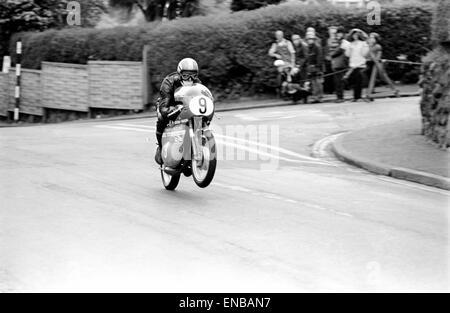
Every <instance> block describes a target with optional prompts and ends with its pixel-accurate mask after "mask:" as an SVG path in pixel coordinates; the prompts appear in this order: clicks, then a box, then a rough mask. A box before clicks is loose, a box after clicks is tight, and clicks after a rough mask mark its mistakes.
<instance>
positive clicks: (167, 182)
mask: <svg viewBox="0 0 450 313" xmlns="http://www.w3.org/2000/svg"><path fill="white" fill-rule="evenodd" d="M161 179H162V182H163V185H164V188H166V189H167V190H170V191H173V190H175V189H176V188H177V186H178V183H179V182H180V174H176V175H169V174H167V173H166V172H164V170H163V169H161Z"/></svg>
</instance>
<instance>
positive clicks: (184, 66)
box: [177, 58, 198, 82]
mask: <svg viewBox="0 0 450 313" xmlns="http://www.w3.org/2000/svg"><path fill="white" fill-rule="evenodd" d="M177 72H178V74H179V75H180V77H181V81H182V82H183V81H192V82H193V81H194V80H196V79H197V77H198V64H197V62H196V61H195V60H194V59H191V58H185V59H183V60H181V61H180V63H178V67H177Z"/></svg>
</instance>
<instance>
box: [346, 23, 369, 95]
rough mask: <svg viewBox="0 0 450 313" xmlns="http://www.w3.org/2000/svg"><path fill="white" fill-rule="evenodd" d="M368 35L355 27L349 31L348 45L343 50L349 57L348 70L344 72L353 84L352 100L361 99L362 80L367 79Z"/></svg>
mask: <svg viewBox="0 0 450 313" xmlns="http://www.w3.org/2000/svg"><path fill="white" fill-rule="evenodd" d="M367 38H368V36H367V34H366V33H365V32H363V31H362V30H360V29H358V28H355V29H353V30H352V31H351V32H350V36H349V41H350V45H349V48H348V49H347V51H346V52H345V54H346V56H347V57H348V58H349V65H350V70H349V72H348V73H347V74H346V77H347V76H350V81H351V83H352V85H353V102H358V101H360V100H367V99H362V98H361V94H362V89H363V85H364V82H366V81H367V78H366V75H365V70H366V58H367V56H368V55H369V45H368V44H367V42H366V40H367Z"/></svg>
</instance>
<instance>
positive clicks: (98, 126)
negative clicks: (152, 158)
mask: <svg viewBox="0 0 450 313" xmlns="http://www.w3.org/2000/svg"><path fill="white" fill-rule="evenodd" d="M95 127H96V128H109V129H117V130H131V131H136V132H145V133H151V132H152V131H151V130H150V129H139V128H132V127H123V126H112V125H97V126H95Z"/></svg>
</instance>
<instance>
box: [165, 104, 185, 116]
mask: <svg viewBox="0 0 450 313" xmlns="http://www.w3.org/2000/svg"><path fill="white" fill-rule="evenodd" d="M177 107H178V108H177V109H176V110H174V111H172V112H171V113H169V114H168V115H167V117H171V116H172V115H175V114H177V113H178V112H181V110H183V106H182V105H178V106H177Z"/></svg>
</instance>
